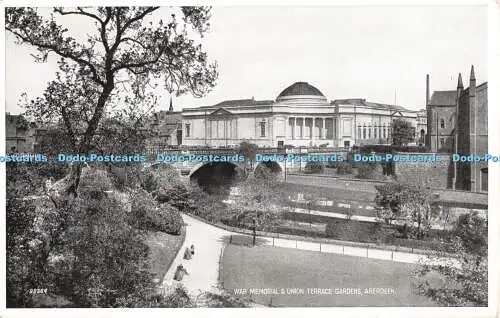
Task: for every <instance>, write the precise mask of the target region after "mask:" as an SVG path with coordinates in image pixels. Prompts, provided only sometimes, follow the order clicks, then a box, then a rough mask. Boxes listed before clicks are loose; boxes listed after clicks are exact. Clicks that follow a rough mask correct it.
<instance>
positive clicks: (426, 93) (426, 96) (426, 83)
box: [425, 74, 429, 107]
mask: <svg viewBox="0 0 500 318" xmlns="http://www.w3.org/2000/svg"><path fill="white" fill-rule="evenodd" d="M427 105H429V74H427V76H426V77H425V106H426V107H427Z"/></svg>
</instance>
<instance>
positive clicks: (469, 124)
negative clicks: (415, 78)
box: [426, 66, 488, 191]
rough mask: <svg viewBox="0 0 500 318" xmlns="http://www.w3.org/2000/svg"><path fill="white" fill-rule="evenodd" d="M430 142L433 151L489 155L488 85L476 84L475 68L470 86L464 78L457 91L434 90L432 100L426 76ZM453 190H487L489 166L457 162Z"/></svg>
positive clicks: (454, 169)
mask: <svg viewBox="0 0 500 318" xmlns="http://www.w3.org/2000/svg"><path fill="white" fill-rule="evenodd" d="M426 108H427V131H428V134H427V140H426V145H427V147H428V148H429V149H430V150H431V151H434V152H436V151H440V152H448V153H456V154H459V155H462V156H469V155H479V156H483V155H484V154H487V153H488V85H487V82H485V83H483V84H481V85H478V86H477V85H476V77H475V74H474V66H472V68H471V73H470V78H469V87H468V88H466V89H464V86H463V83H462V75H461V74H459V76H458V84H457V89H456V90H454V91H435V92H434V93H433V94H432V97H431V98H429V77H428V75H427V107H426ZM453 174H454V175H453V187H454V188H455V189H460V190H469V191H488V163H487V162H484V161H483V162H474V163H454V166H453Z"/></svg>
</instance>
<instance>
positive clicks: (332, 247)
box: [229, 234, 455, 265]
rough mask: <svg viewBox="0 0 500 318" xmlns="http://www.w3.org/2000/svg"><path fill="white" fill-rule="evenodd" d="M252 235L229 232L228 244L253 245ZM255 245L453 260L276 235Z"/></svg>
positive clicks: (410, 259)
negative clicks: (278, 236)
mask: <svg viewBox="0 0 500 318" xmlns="http://www.w3.org/2000/svg"><path fill="white" fill-rule="evenodd" d="M252 240H253V238H252V236H249V235H234V234H231V235H230V238H229V244H233V245H247V246H249V245H253V244H252ZM256 245H257V246H270V247H271V246H272V247H281V248H292V249H298V250H306V251H315V252H319V253H328V254H339V255H348V256H358V257H366V258H372V259H380V260H390V261H395V262H402V263H412V264H416V263H420V262H421V261H422V260H425V261H427V262H429V263H433V264H436V265H437V264H440V265H442V264H444V263H448V262H449V261H453V262H454V261H455V260H454V259H453V258H452V257H441V258H440V259H435V260H433V259H431V258H429V256H430V254H432V253H429V252H428V253H414V251H413V249H412V252H402V251H396V250H386V249H380V248H371V247H360V246H349V245H346V244H331V243H324V242H310V241H303V240H297V239H295V240H294V239H283V238H276V237H260V238H259V240H258V241H257V243H256Z"/></svg>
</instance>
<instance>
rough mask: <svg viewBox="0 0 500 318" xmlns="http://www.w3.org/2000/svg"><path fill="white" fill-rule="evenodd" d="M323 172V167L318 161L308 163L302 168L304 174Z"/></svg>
mask: <svg viewBox="0 0 500 318" xmlns="http://www.w3.org/2000/svg"><path fill="white" fill-rule="evenodd" d="M324 170H325V165H324V164H323V163H322V162H318V161H308V162H307V163H306V166H305V168H304V172H305V173H321V172H323V171H324Z"/></svg>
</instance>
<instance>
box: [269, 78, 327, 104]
mask: <svg viewBox="0 0 500 318" xmlns="http://www.w3.org/2000/svg"><path fill="white" fill-rule="evenodd" d="M303 98H308V99H318V100H326V97H325V95H323V93H321V92H320V90H319V89H317V88H316V87H314V86H312V85H310V84H309V83H306V82H296V83H293V84H292V85H290V86H288V87H287V88H285V89H284V90H283V91H282V92H281V93H280V94H279V95H278V98H277V99H276V100H278V101H279V100H291V99H303Z"/></svg>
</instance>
